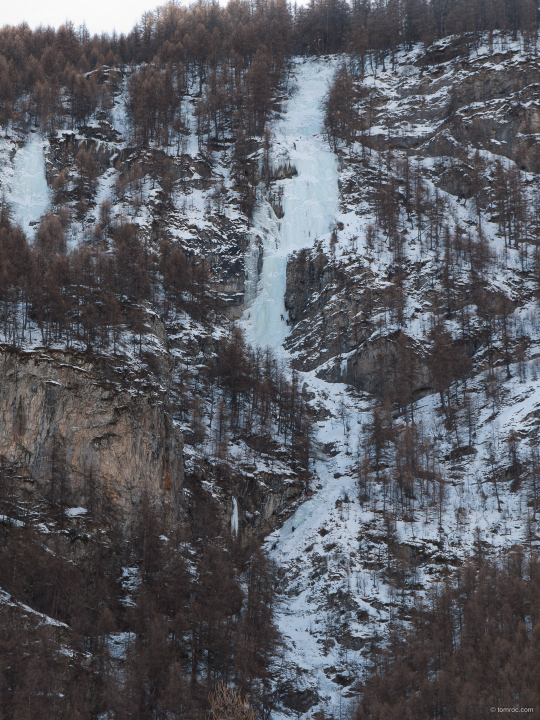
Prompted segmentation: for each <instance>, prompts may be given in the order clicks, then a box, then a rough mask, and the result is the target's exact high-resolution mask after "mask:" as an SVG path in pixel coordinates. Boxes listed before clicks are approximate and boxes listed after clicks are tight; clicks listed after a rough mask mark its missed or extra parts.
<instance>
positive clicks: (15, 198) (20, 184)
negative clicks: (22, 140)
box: [10, 142, 50, 233]
mask: <svg viewBox="0 0 540 720" xmlns="http://www.w3.org/2000/svg"><path fill="white" fill-rule="evenodd" d="M10 201H11V207H12V210H13V219H14V220H15V221H16V222H19V223H20V224H21V227H22V229H23V231H24V232H26V233H28V232H29V230H30V228H31V224H33V223H37V222H38V221H39V219H40V217H41V216H42V215H44V214H45V213H46V212H47V210H48V208H49V204H50V192H49V187H48V185H47V180H46V179H45V154H44V152H43V143H40V142H30V143H27V144H26V145H25V146H24V147H23V148H21V149H20V150H18V151H17V153H16V154H15V158H14V160H13V181H12V183H11V198H10Z"/></svg>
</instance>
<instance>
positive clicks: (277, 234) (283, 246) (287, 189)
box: [242, 59, 339, 351]
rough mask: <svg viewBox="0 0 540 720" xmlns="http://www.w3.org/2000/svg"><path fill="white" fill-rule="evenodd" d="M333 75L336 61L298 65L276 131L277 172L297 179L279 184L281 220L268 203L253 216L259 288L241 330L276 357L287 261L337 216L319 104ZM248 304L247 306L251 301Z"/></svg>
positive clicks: (334, 171) (250, 268) (282, 329)
mask: <svg viewBox="0 0 540 720" xmlns="http://www.w3.org/2000/svg"><path fill="white" fill-rule="evenodd" d="M335 69H336V61H335V60H317V59H311V60H306V61H302V60H299V61H297V63H296V68H295V71H296V84H297V86H298V90H297V91H296V93H295V94H294V95H293V97H292V98H291V99H290V100H289V101H288V102H287V103H286V107H285V108H284V110H285V112H284V115H283V117H282V118H281V119H280V120H279V121H278V122H277V123H276V125H275V126H274V128H273V133H274V141H273V158H272V160H273V164H274V166H276V167H277V166H279V165H286V164H290V165H292V166H294V167H295V168H296V170H297V175H296V176H294V177H292V178H287V179H284V180H280V181H277V182H276V183H275V185H276V186H277V187H279V188H281V189H282V190H283V196H282V200H281V204H282V207H283V218H282V219H281V220H279V219H278V218H277V216H276V214H275V212H274V210H273V209H272V207H271V205H270V204H269V203H268V202H266V201H264V200H263V201H262V202H260V203H259V204H258V207H257V210H256V212H255V216H254V225H255V233H254V237H253V239H252V248H251V251H250V252H251V254H250V255H248V258H247V260H248V262H247V263H246V270H247V273H248V278H247V280H248V282H247V285H248V287H250V288H253V287H254V286H255V285H257V293H252V294H253V295H255V299H254V300H253V301H252V302H251V304H249V305H248V308H247V309H246V311H245V313H244V318H243V323H242V325H243V327H244V328H245V330H246V335H247V337H248V339H249V340H250V341H251V342H252V344H254V345H259V346H262V347H264V346H270V347H272V348H273V349H274V351H279V349H280V348H281V346H282V344H283V341H284V339H285V337H286V335H287V333H288V330H289V328H288V326H287V324H286V322H285V321H284V320H281V315H283V316H284V317H285V316H286V313H285V305H284V296H285V281H286V270H287V257H288V256H289V255H290V254H291V253H293V252H295V251H296V250H300V249H301V248H304V247H308V246H312V245H313V244H314V242H315V240H316V239H317V238H320V237H323V236H325V235H327V234H329V233H330V232H331V227H332V225H333V223H334V221H335V218H336V215H337V212H338V200H339V190H338V165H337V158H336V155H335V154H334V153H333V152H332V151H331V149H330V148H329V147H328V145H327V143H325V141H324V139H323V137H322V135H321V130H322V108H321V101H322V98H323V97H324V95H325V93H326V90H327V88H328V84H329V82H330V80H331V78H332V76H333V73H334V71H335ZM257 235H258V236H259V237H260V238H261V240H262V245H263V264H262V272H261V276H260V278H259V281H258V284H257V279H256V272H257V263H256V261H255V262H253V257H254V256H256V255H258V252H257V251H256V250H255V248H253V243H254V242H255V237H256V236H257ZM257 250H258V249H257ZM249 260H251V262H249ZM254 273H255V276H254ZM246 299H247V301H248V303H249V301H250V300H251V297H247V298H246Z"/></svg>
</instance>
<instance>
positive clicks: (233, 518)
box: [231, 497, 238, 537]
mask: <svg viewBox="0 0 540 720" xmlns="http://www.w3.org/2000/svg"><path fill="white" fill-rule="evenodd" d="M232 504H233V511H232V515H231V535H232V536H233V537H235V536H236V535H238V503H237V502H236V498H235V497H233V499H232Z"/></svg>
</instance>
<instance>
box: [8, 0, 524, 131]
mask: <svg viewBox="0 0 540 720" xmlns="http://www.w3.org/2000/svg"><path fill="white" fill-rule="evenodd" d="M537 20H538V18H537V8H536V7H535V5H534V3H533V2H532V0H475V2H463V1H462V0H451V2H444V3H442V2H440V1H439V0H386V1H383V2H377V3H370V2H367V0H362V2H354V3H352V4H348V3H347V2H345V1H344V0H322V1H320V2H317V3H312V4H311V5H308V6H306V7H301V8H295V10H294V12H292V11H291V9H290V8H289V7H287V5H286V3H285V2H284V1H283V0H272V1H271V2H264V3H263V2H261V3H256V4H252V3H249V2H247V1H245V0H244V1H242V2H230V3H229V4H228V5H226V6H220V5H219V4H218V3H214V2H208V3H203V2H198V3H195V4H193V5H192V6H190V7H188V8H185V7H179V6H178V5H175V4H173V3H170V4H168V5H164V6H163V7H161V8H158V9H157V10H156V11H155V12H153V13H150V12H149V13H146V14H145V15H144V16H143V18H142V20H141V22H140V23H139V24H138V25H137V26H135V28H134V29H133V30H132V31H131V32H130V33H129V34H127V35H119V36H117V35H113V36H112V37H110V36H108V35H101V36H97V35H94V36H93V37H91V36H90V35H89V33H88V32H87V31H86V29H85V28H84V27H82V28H79V29H77V30H76V29H75V28H74V27H73V25H71V24H69V23H67V24H65V25H63V26H62V27H60V28H59V29H58V30H55V29H53V28H38V29H37V30H35V31H32V30H30V28H29V27H28V26H27V25H24V24H23V25H20V26H18V27H5V28H3V29H2V30H1V31H0V122H1V124H2V125H3V126H4V128H5V129H7V127H8V125H9V123H10V122H12V121H15V122H23V123H24V122H28V121H32V122H37V121H39V122H40V124H42V126H43V127H44V128H46V129H48V130H53V129H54V128H55V127H57V126H58V123H59V122H60V121H61V119H62V117H67V118H68V119H69V120H70V122H71V123H77V124H84V123H85V122H86V121H87V119H88V118H89V117H90V115H91V114H92V113H93V112H94V111H95V110H96V109H97V108H98V107H99V108H101V109H102V110H103V111H104V112H105V113H106V112H107V110H108V109H110V105H111V94H114V91H115V86H117V83H118V81H119V79H120V76H121V73H123V72H124V68H126V66H128V65H130V64H134V65H135V66H141V65H142V67H140V68H139V69H138V70H137V71H136V72H134V73H133V74H132V75H131V78H130V96H131V100H130V107H131V114H132V119H133V122H134V126H135V130H136V133H137V136H138V137H139V139H141V140H142V141H143V142H147V141H148V140H150V139H156V138H159V137H162V136H163V135H164V136H167V135H168V134H169V133H170V130H171V128H172V126H173V124H174V123H176V124H177V125H178V126H181V124H182V115H181V98H182V95H183V94H184V93H185V91H186V87H187V85H188V82H190V81H191V79H192V78H193V79H196V81H197V83H198V92H199V94H201V95H202V97H201V101H200V103H199V109H198V113H199V120H200V133H201V134H212V135H213V136H214V137H215V138H219V136H220V135H221V134H222V133H223V128H224V127H225V125H224V122H225V120H227V121H228V122H232V123H233V124H234V125H235V126H236V127H240V126H242V127H244V128H245V129H246V128H247V131H248V133H250V134H251V133H255V134H259V135H260V134H261V133H262V131H263V129H264V120H265V117H266V114H267V111H268V109H269V103H270V99H271V96H272V92H273V91H275V89H276V87H277V84H278V83H279V81H280V80H281V77H282V72H283V69H284V61H285V60H286V59H287V58H288V57H290V56H291V55H292V54H299V53H307V54H321V53H329V52H332V53H334V52H343V51H347V52H350V53H351V54H352V56H353V57H354V58H356V59H357V60H358V64H359V66H360V67H361V68H362V69H363V68H364V63H365V61H366V56H367V54H368V53H372V54H371V61H372V62H373V60H375V62H377V63H378V62H380V61H382V62H384V58H385V57H386V56H387V55H388V53H389V52H392V53H393V52H394V51H395V50H396V48H397V47H398V46H399V45H401V44H403V43H407V44H408V45H409V46H410V45H412V44H413V43H415V42H424V43H431V42H432V41H433V40H434V39H436V38H441V37H445V36H447V35H453V34H458V35H460V34H461V35H463V34H465V33H472V34H473V35H474V34H475V33H476V34H478V33H481V32H485V31H488V32H493V31H495V30H506V31H511V32H513V33H514V34H516V33H517V32H518V31H523V32H524V33H525V34H526V35H527V37H528V38H529V39H533V38H535V37H536V31H537ZM111 68H112V69H113V70H112V71H110V70H111ZM105 79H107V80H108V82H104V80H105ZM177 113H178V115H177Z"/></svg>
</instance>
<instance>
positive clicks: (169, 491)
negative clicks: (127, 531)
mask: <svg viewBox="0 0 540 720" xmlns="http://www.w3.org/2000/svg"><path fill="white" fill-rule="evenodd" d="M102 362H103V361H102ZM0 387H1V391H0V454H1V455H2V458H3V461H4V463H6V464H9V465H15V466H16V467H17V475H18V476H19V477H20V483H21V488H23V489H26V490H31V489H32V488H37V490H38V493H39V494H40V495H44V496H46V497H48V498H50V499H51V500H52V501H53V502H57V503H59V502H62V503H67V504H72V505H76V504H82V505H85V506H88V505H92V503H95V502H97V501H98V500H99V498H100V497H103V496H106V497H108V498H109V499H111V500H112V501H113V502H115V503H116V504H117V505H118V506H119V507H120V508H121V509H122V510H123V511H124V513H125V515H126V517H129V515H130V512H131V510H132V508H133V506H134V505H135V504H136V503H137V502H138V501H139V500H140V498H141V495H142V494H143V493H144V492H147V493H149V494H150V495H151V496H153V497H154V498H156V499H159V500H160V501H161V502H164V503H172V502H176V501H177V498H178V495H179V492H180V490H181V488H182V482H183V460H182V448H183V437H182V433H181V432H180V431H179V430H178V429H177V428H176V427H175V425H174V423H173V421H172V420H171V418H170V416H169V414H168V413H167V410H166V402H165V397H164V396H161V397H159V396H156V394H155V393H153V394H150V393H147V392H136V391H135V392H133V391H131V392H128V391H126V390H122V389H119V387H118V385H117V383H115V382H114V381H112V380H107V379H104V375H103V372H102V368H100V367H99V365H98V363H97V362H94V361H92V359H90V358H89V357H87V356H85V355H84V354H81V353H75V352H73V353H70V352H67V351H63V352H59V351H52V350H47V351H45V350H43V351H34V352H21V351H19V352H15V351H10V349H8V348H6V347H4V348H2V349H1V353H0Z"/></svg>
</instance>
